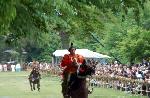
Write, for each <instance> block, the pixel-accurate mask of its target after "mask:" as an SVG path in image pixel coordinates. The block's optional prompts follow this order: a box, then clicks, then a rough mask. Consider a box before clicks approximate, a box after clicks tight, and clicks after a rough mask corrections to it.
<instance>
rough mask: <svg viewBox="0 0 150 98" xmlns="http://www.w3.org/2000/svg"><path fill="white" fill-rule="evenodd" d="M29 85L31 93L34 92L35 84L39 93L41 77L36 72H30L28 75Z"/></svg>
mask: <svg viewBox="0 0 150 98" xmlns="http://www.w3.org/2000/svg"><path fill="white" fill-rule="evenodd" d="M28 79H29V83H30V87H31V91H33V90H35V84H37V89H38V91H40V79H41V75H40V73H39V71H38V70H36V69H35V70H34V69H33V70H32V72H31V74H30V75H29V78H28Z"/></svg>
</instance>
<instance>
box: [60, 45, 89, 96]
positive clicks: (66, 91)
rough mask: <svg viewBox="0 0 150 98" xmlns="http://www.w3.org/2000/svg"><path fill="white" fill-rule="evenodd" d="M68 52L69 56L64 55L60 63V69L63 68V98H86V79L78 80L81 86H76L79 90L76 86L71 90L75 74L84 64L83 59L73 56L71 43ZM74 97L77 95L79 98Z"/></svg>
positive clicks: (73, 50) (77, 55) (75, 77)
mask: <svg viewBox="0 0 150 98" xmlns="http://www.w3.org/2000/svg"><path fill="white" fill-rule="evenodd" d="M68 51H69V52H70V54H65V55H64V57H63V59H62V62H61V67H63V68H64V71H63V82H62V93H63V96H64V98H87V96H88V94H87V92H88V90H87V88H86V79H80V80H79V82H80V84H81V86H79V85H78V87H79V88H77V86H76V87H74V88H71V85H73V83H75V80H76V79H77V73H78V72H79V68H80V65H82V63H84V62H85V59H84V57H83V56H82V55H79V54H75V51H76V48H75V47H73V43H71V47H70V48H69V50H68ZM82 71H84V70H82ZM80 88H81V89H80ZM79 89H80V90H81V91H80V90H79ZM76 91H79V92H76ZM75 93H76V94H75ZM76 95H79V96H80V97H79V96H78V97H75V96H76Z"/></svg>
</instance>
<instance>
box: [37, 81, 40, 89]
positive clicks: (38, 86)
mask: <svg viewBox="0 0 150 98" xmlns="http://www.w3.org/2000/svg"><path fill="white" fill-rule="evenodd" d="M37 88H38V91H40V82H39V81H38V83H37Z"/></svg>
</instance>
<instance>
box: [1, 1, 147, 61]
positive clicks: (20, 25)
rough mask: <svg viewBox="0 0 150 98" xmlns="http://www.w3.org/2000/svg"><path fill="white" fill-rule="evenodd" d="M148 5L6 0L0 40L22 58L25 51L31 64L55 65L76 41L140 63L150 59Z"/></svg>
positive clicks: (77, 44) (3, 2)
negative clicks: (55, 54)
mask: <svg viewBox="0 0 150 98" xmlns="http://www.w3.org/2000/svg"><path fill="white" fill-rule="evenodd" d="M149 5H150V1H148V0H15V1H13V0H1V1H0V24H1V25H0V31H1V32H0V34H1V35H4V36H5V39H4V41H5V42H6V43H7V45H9V47H11V48H12V49H15V50H17V51H18V52H19V53H20V54H21V53H22V50H23V49H25V51H27V54H26V56H27V57H28V58H29V59H30V60H32V59H37V60H41V61H42V60H46V61H50V59H51V55H52V52H54V51H55V50H56V49H60V48H68V45H69V43H70V41H71V42H74V44H75V45H76V46H77V47H78V48H88V49H91V50H93V51H98V52H100V53H104V54H108V55H110V56H112V55H113V56H115V57H117V58H119V59H120V60H121V61H122V62H125V63H126V62H129V61H140V60H141V59H142V58H144V57H149V50H148V48H149V42H150V41H149V37H148V36H149V30H150V25H149V24H150V18H149V17H150V14H149V13H150V10H149V9H150V6H149ZM4 46H5V45H4ZM6 47H7V46H6ZM141 47H142V49H141ZM0 49H2V48H0ZM20 56H21V55H20Z"/></svg>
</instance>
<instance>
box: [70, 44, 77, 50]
mask: <svg viewBox="0 0 150 98" xmlns="http://www.w3.org/2000/svg"><path fill="white" fill-rule="evenodd" d="M71 49H76V48H75V47H74V46H73V43H71V46H70V47H69V49H68V51H70V50H71Z"/></svg>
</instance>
